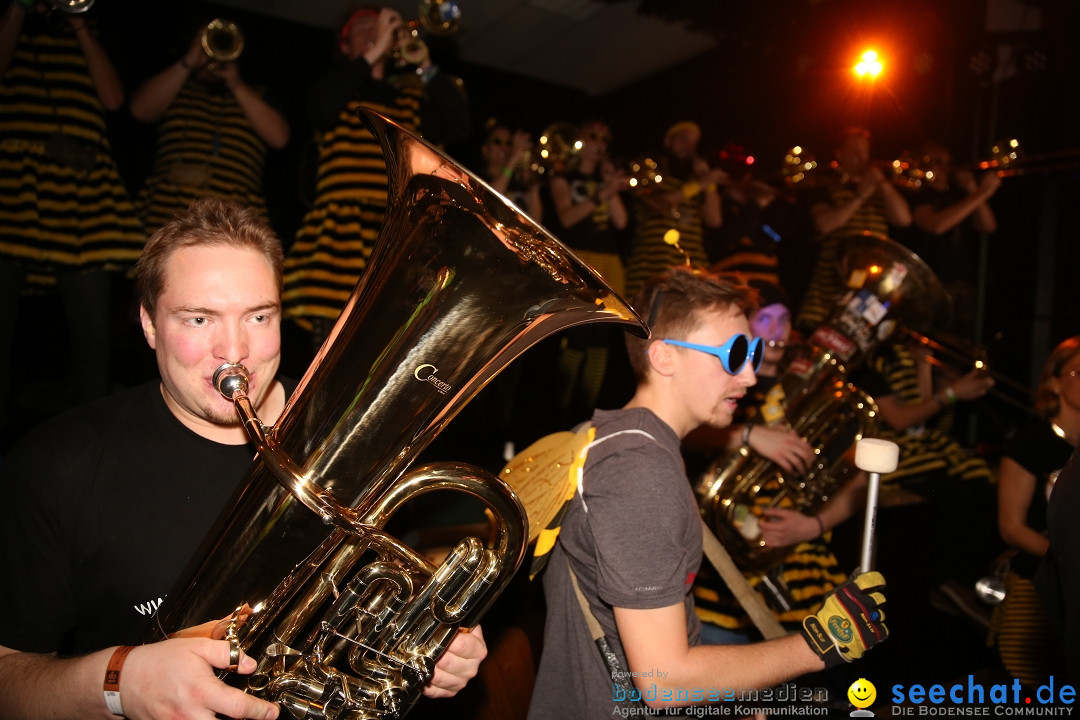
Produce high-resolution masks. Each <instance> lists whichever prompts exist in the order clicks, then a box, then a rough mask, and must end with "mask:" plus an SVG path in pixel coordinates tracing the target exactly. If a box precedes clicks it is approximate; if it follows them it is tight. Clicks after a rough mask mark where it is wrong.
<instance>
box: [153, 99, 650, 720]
mask: <svg viewBox="0 0 1080 720" xmlns="http://www.w3.org/2000/svg"><path fill="white" fill-rule="evenodd" d="M361 112H362V114H363V118H364V120H365V121H366V123H367V125H368V126H369V128H370V129H371V131H372V133H373V134H374V135H375V136H376V137H377V138H378V139H379V141H380V143H381V144H382V147H383V150H384V156H385V160H386V169H387V176H388V178H389V186H388V190H389V192H388V197H387V213H386V218H385V222H384V225H383V228H382V232H381V234H380V236H379V241H378V243H377V244H376V247H375V248H374V251H373V253H372V256H371V260H370V262H369V264H368V267H367V270H366V272H365V273H364V275H363V277H362V279H361V280H360V282H359V283H358V284H357V286H356V288H355V289H354V291H353V293H352V295H351V297H350V299H349V301H348V303H347V305H346V307H345V309H344V310H343V311H342V313H341V316H340V317H339V319H338V320H337V323H336V324H335V325H334V327H333V329H332V331H331V332H330V334H329V337H328V339H327V340H326V342H325V343H324V345H323V346H322V348H321V349H320V351H319V352H318V354H317V356H316V357H315V359H314V361H313V362H312V364H311V366H310V368H309V369H308V371H307V373H306V374H305V376H304V377H303V379H302V380H301V382H300V384H299V386H298V388H297V390H296V392H295V393H294V394H293V396H292V397H291V398H290V400H289V402H288V404H287V406H286V408H285V410H284V411H283V412H282V414H281V416H280V418H279V420H278V422H277V423H276V425H275V426H274V427H266V426H264V425H263V424H262V423H261V422H260V421H259V419H258V417H257V416H256V414H255V411H254V410H253V409H252V406H251V402H250V401H249V400H248V399H247V396H246V371H245V370H244V368H243V367H241V366H236V365H225V366H222V367H221V368H219V370H218V372H217V373H216V374H215V377H214V383H215V386H216V387H217V388H218V389H219V390H220V391H221V392H222V393H223V394H224V395H225V396H226V397H229V398H231V399H232V400H233V402H234V405H235V407H236V409H237V413H238V416H239V417H240V419H241V421H242V422H243V424H244V425H245V427H246V428H247V429H248V433H249V435H250V437H251V439H252V441H253V443H254V444H255V446H256V448H257V450H258V455H257V457H256V460H255V462H254V464H253V465H252V467H251V469H250V470H249V472H248V475H247V476H246V478H245V480H244V482H243V483H242V484H241V487H240V489H239V491H238V493H237V494H236V495H235V496H234V498H233V499H232V501H231V502H230V505H229V506H228V507H227V508H226V510H225V511H224V513H223V514H222V516H221V517H220V518H219V521H218V524H217V528H218V530H217V532H215V533H212V535H211V536H210V537H208V538H207V540H206V542H205V544H204V545H203V547H202V549H201V550H200V552H199V553H198V554H197V555H196V557H195V559H194V561H193V562H192V563H191V564H190V565H189V568H188V570H187V572H186V574H185V576H184V577H183V578H182V579H181V580H180V581H179V582H178V584H177V585H176V586H175V587H174V588H173V591H172V592H170V593H169V595H168V597H167V598H166V600H165V602H164V603H163V605H162V606H161V608H160V610H159V613H158V618H159V621H158V627H157V628H156V629H155V633H154V639H159V638H160V637H163V636H167V635H169V634H170V633H173V632H175V631H177V630H179V629H182V628H186V627H191V626H194V625H197V624H199V623H202V622H204V621H206V620H208V619H213V618H222V617H228V618H229V620H228V627H227V630H226V638H227V639H229V641H230V643H231V644H232V652H233V656H234V657H236V658H239V652H240V651H241V650H242V651H243V652H244V653H246V654H248V655H251V656H252V657H253V658H254V659H255V660H256V662H257V669H256V670H255V672H254V673H253V674H251V675H247V676H240V675H237V674H232V673H229V672H227V671H222V676H223V678H224V679H225V681H226V682H228V683H230V684H231V685H234V686H236V687H240V688H242V689H244V690H245V691H246V692H249V693H252V694H254V695H257V696H259V697H261V698H265V699H267V700H270V701H273V702H277V703H279V705H280V706H281V707H282V708H283V709H284V710H286V711H288V713H289V714H290V715H292V716H293V717H296V718H319V719H322V718H325V719H327V720H346V719H347V720H363V719H366V718H397V717H401V716H403V715H404V714H405V713H406V712H408V710H409V709H410V708H411V707H412V706H413V704H414V703H415V702H416V701H417V700H418V699H419V697H420V695H421V692H422V690H423V687H424V685H425V684H426V682H427V681H428V680H430V678H431V675H432V673H433V668H434V664H435V662H436V661H437V660H438V658H439V657H440V656H441V654H442V653H443V652H444V650H445V649H446V647H447V646H448V645H449V643H450V642H451V641H452V640H453V638H454V635H455V634H456V633H457V632H458V630H459V628H461V627H470V626H472V625H474V624H475V623H476V622H477V621H478V620H479V618H480V617H481V616H482V615H483V613H484V612H485V611H486V609H487V608H488V607H489V606H490V605H491V603H492V602H493V601H494V600H495V598H496V597H497V596H498V594H499V593H500V592H501V591H502V589H503V588H504V587H505V586H506V584H507V582H508V581H509V580H510V579H511V577H512V576H513V575H514V572H515V571H516V569H517V567H518V565H519V563H520V562H521V560H522V557H523V555H524V552H525V547H526V544H527V527H528V522H527V518H526V517H525V511H524V509H523V508H522V506H521V503H520V502H519V500H518V498H517V496H516V495H515V494H514V493H513V491H512V490H511V489H510V488H509V487H508V486H507V485H506V484H504V483H503V482H502V481H501V480H499V479H497V478H496V477H494V476H493V475H491V474H489V473H487V472H485V471H483V470H480V469H479V468H475V467H471V466H468V465H464V464H461V463H434V464H429V465H425V466H423V467H417V468H413V469H410V465H411V464H412V462H413V461H414V460H415V459H416V458H417V456H418V455H419V453H420V452H421V451H422V450H423V449H424V448H425V447H426V446H427V445H428V443H429V442H430V441H431V440H432V439H433V438H434V437H435V435H436V434H438V433H439V431H441V430H442V429H443V428H444V427H445V426H446V425H447V424H448V423H449V422H450V421H451V419H452V418H453V417H454V416H455V415H456V414H457V413H458V412H459V411H460V410H461V409H462V407H463V406H464V405H465V404H466V403H467V402H468V401H469V400H470V399H472V398H473V397H474V396H475V395H476V394H477V393H478V392H479V391H480V390H481V389H482V388H483V387H484V386H485V385H486V384H487V383H488V382H489V381H490V380H492V378H494V377H495V375H496V374H498V373H499V371H500V370H502V369H503V368H504V367H505V366H506V365H507V364H508V363H509V362H511V361H512V360H514V358H516V357H517V356H518V355H520V354H521V353H522V352H524V351H525V350H526V349H528V348H529V347H531V346H532V345H533V344H535V343H536V342H538V341H540V340H541V339H543V338H544V337H547V336H549V335H551V334H552V333H555V332H558V331H560V330H563V329H565V328H568V327H572V326H576V325H582V324H586V323H593V322H616V323H621V324H623V325H625V326H627V327H628V328H629V329H631V330H634V331H636V332H639V333H642V334H645V333H647V329H646V328H645V325H644V323H642V321H641V320H640V318H638V316H637V315H636V314H635V312H634V311H633V309H632V308H630V306H628V305H627V304H626V303H625V302H624V301H623V300H621V299H620V298H619V297H618V296H616V295H615V293H614V292H613V291H612V290H611V289H610V288H609V287H608V286H607V284H606V283H605V282H604V281H603V279H602V278H600V276H599V275H597V274H596V273H595V271H593V270H591V269H590V268H589V266H588V265H586V264H585V263H584V262H582V261H581V260H580V259H579V258H578V257H577V256H575V255H574V254H573V253H572V252H571V251H570V250H568V249H567V248H566V246H564V245H563V244H562V243H560V242H559V241H558V240H557V239H555V238H554V237H553V236H551V235H550V234H549V233H548V232H547V231H546V230H544V229H543V228H541V227H540V226H539V225H537V224H535V223H534V222H533V221H531V220H529V218H528V217H527V216H525V215H524V214H522V213H521V212H520V211H519V210H517V208H515V207H514V206H513V205H512V204H510V203H509V202H508V201H506V200H505V199H504V198H502V196H500V195H499V194H498V193H496V192H495V191H494V190H492V189H491V187H490V186H488V185H487V184H485V183H484V182H483V181H482V180H480V179H479V178H477V177H476V176H475V175H473V174H471V173H470V172H468V171H467V170H465V169H463V168H461V167H460V166H459V165H457V164H456V163H455V162H454V161H453V160H451V159H450V158H449V157H447V156H446V155H443V154H442V153H441V152H440V151H439V150H437V149H435V148H434V147H433V146H431V145H429V144H428V143H427V142H425V141H424V140H422V139H420V138H419V137H417V136H416V135H413V134H412V133H410V132H409V131H407V130H405V129H403V128H401V127H400V126H398V125H396V124H394V123H393V122H391V121H389V120H387V119H386V118H384V117H382V116H380V115H377V114H375V113H373V112H371V111H367V110H363V111H361ZM432 491H450V492H462V493H465V494H466V495H469V496H471V497H473V498H477V499H479V500H480V501H481V502H482V503H484V504H485V505H486V506H487V510H488V511H489V516H490V517H491V518H493V524H494V528H493V531H492V532H491V534H490V536H489V537H486V538H485V539H484V540H480V539H478V538H475V537H467V538H465V539H463V540H461V541H460V542H459V543H458V544H457V545H456V546H455V547H454V548H453V549H452V550H451V552H450V553H449V554H448V555H447V557H446V559H445V560H444V561H443V562H442V563H441V564H439V565H437V566H436V565H434V564H433V563H432V562H430V561H429V560H427V559H425V558H424V557H423V556H421V555H420V554H418V553H417V552H416V551H415V550H413V549H412V548H411V547H409V546H407V545H405V544H404V543H402V542H401V541H399V540H398V539H396V538H394V537H392V536H391V535H390V534H389V533H387V532H386V531H385V529H384V528H385V526H386V523H387V521H388V520H389V519H390V518H392V517H393V515H394V513H395V512H396V511H397V510H398V509H399V508H401V507H402V506H403V505H405V504H406V503H407V502H408V501H410V500H412V499H413V498H415V497H417V496H419V495H421V494H424V493H428V492H432ZM249 610H250V615H249ZM283 717H284V714H283Z"/></svg>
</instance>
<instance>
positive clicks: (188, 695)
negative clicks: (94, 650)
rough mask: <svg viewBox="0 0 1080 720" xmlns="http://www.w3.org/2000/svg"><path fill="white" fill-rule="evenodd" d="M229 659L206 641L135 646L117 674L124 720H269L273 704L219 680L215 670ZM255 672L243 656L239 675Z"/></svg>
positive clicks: (219, 643) (221, 644)
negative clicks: (210, 717)
mask: <svg viewBox="0 0 1080 720" xmlns="http://www.w3.org/2000/svg"><path fill="white" fill-rule="evenodd" d="M229 656H230V648H229V643H228V642H226V641H224V640H211V639H209V638H194V637H189V638H170V639H168V640H162V641H160V642H155V643H148V644H146V645H140V646H138V647H136V648H135V649H134V650H132V651H131V654H130V655H128V657H127V660H126V661H125V662H124V665H123V669H122V672H121V674H120V682H119V687H120V699H121V702H122V703H123V707H124V715H125V717H128V718H131V720H151V719H152V718H175V719H177V720H179V719H182V718H197V717H198V718H205V717H206V716H207V713H208V711H209V713H216V714H219V715H223V716H225V717H231V718H249V719H250V720H274V719H275V718H276V717H277V716H278V706H277V704H275V703H271V702H267V701H265V700H260V699H259V698H257V697H255V696H254V695H249V694H247V693H245V692H244V691H242V690H238V689H236V688H233V687H229V686H228V685H226V684H225V683H224V682H222V681H221V680H220V679H218V677H217V675H216V670H217V669H224V668H227V667H228V666H229V662H230V660H229ZM254 670H255V660H254V659H253V658H251V657H250V656H248V655H243V654H242V655H241V656H240V663H239V670H238V672H240V673H241V674H249V673H251V672H253V671H254ZM99 687H100V686H99Z"/></svg>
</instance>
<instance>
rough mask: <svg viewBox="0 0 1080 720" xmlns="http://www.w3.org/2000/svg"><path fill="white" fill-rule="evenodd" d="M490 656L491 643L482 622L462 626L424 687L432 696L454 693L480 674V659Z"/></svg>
mask: <svg viewBox="0 0 1080 720" xmlns="http://www.w3.org/2000/svg"><path fill="white" fill-rule="evenodd" d="M485 657H487V643H485V642H484V633H483V631H482V630H481V629H480V626H479V625H477V626H476V627H474V628H472V629H471V630H465V629H463V628H462V629H459V631H458V634H457V636H456V637H455V638H454V640H453V642H451V643H450V646H449V647H447V648H446V652H445V653H443V656H442V657H441V658H439V662H437V663H435V675H434V676H433V677H432V678H431V682H430V683H428V685H427V686H426V687H425V688H424V696H425V697H429V698H445V697H453V696H454V695H457V694H458V692H459V691H460V690H461V689H462V688H463V687H465V684H466V683H468V682H469V680H472V679H473V678H474V677H476V673H477V672H478V671H479V670H480V662H481V661H482V660H483V659H484V658H485Z"/></svg>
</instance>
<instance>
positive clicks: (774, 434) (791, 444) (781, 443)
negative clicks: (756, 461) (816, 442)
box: [747, 425, 814, 472]
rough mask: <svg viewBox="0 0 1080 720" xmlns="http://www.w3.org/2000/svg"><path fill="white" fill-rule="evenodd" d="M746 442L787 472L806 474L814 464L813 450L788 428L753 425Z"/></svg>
mask: <svg viewBox="0 0 1080 720" xmlns="http://www.w3.org/2000/svg"><path fill="white" fill-rule="evenodd" d="M747 442H748V444H749V445H750V447H751V448H753V449H754V450H755V451H756V452H759V453H761V454H762V455H763V456H764V457H766V458H768V459H769V460H772V461H773V462H774V463H776V464H777V465H779V466H780V467H781V469H783V470H785V471H787V472H796V471H797V472H806V471H807V470H808V469H809V468H810V465H811V464H812V463H813V462H814V448H812V447H810V444H809V443H807V442H806V441H805V440H803V439H802V437H801V436H800V435H799V433H797V432H795V431H794V430H792V429H791V428H789V427H769V426H767V425H753V426H751V431H750V434H749V436H748V437H747Z"/></svg>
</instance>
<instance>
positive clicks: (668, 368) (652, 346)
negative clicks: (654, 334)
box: [648, 340, 675, 377]
mask: <svg viewBox="0 0 1080 720" xmlns="http://www.w3.org/2000/svg"><path fill="white" fill-rule="evenodd" d="M674 351H675V348H674V347H672V346H671V345H668V344H666V343H665V342H664V341H662V340H653V341H652V342H651V343H649V352H648V356H649V364H650V365H651V366H652V369H653V371H654V372H656V373H657V374H659V375H663V376H664V377H669V376H671V375H672V374H673V373H674V372H675V352H674Z"/></svg>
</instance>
